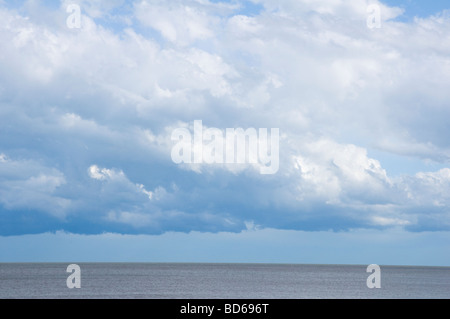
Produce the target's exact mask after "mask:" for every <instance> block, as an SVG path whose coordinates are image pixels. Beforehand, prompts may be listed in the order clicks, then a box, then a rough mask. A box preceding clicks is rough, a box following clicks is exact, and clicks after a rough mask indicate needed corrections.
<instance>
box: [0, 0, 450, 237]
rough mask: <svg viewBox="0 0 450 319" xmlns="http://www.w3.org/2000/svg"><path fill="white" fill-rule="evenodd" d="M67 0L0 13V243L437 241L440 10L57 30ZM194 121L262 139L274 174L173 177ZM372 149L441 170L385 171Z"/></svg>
mask: <svg viewBox="0 0 450 319" xmlns="http://www.w3.org/2000/svg"><path fill="white" fill-rule="evenodd" d="M67 3H68V2H66V1H63V2H61V3H60V4H59V5H58V6H56V7H54V6H53V7H52V6H49V5H46V4H44V3H43V2H39V1H34V2H26V4H25V5H23V6H19V7H17V8H14V7H10V6H6V5H1V6H0V20H1V21H2V25H1V26H0V40H1V41H2V43H10V44H11V45H8V46H6V47H5V48H4V50H2V52H1V53H0V68H1V69H2V73H1V74H0V132H1V134H0V153H1V154H2V155H1V156H0V167H2V171H1V182H0V192H1V193H2V198H1V199H0V202H1V204H2V211H1V220H2V224H3V225H4V226H3V227H2V228H1V231H0V234H22V233H36V232H45V231H55V230H58V229H61V230H67V231H71V232H74V233H102V232H113V231H114V232H121V233H133V234H136V233H163V232H167V231H182V232H190V231H202V232H203V231H212V232H220V231H229V232H239V231H241V230H242V229H246V227H249V226H248V225H250V224H249V221H253V223H254V225H258V227H261V228H280V229H296V230H299V229H301V230H307V231H318V230H329V229H332V230H348V229H352V228H387V227H396V226H401V227H405V229H408V230H411V231H424V230H448V229H449V227H450V224H449V212H448V209H447V208H448V206H449V202H448V196H447V195H446V194H447V193H448V192H447V188H448V176H447V175H448V172H447V170H448V168H446V167H447V166H448V164H449V154H450V148H449V139H448V138H447V137H448V136H450V129H449V126H448V123H447V120H446V119H448V118H449V115H450V114H449V109H448V107H447V104H448V101H449V100H450V95H449V94H450V93H449V90H448V89H447V88H446V85H447V83H449V80H450V63H449V60H448V56H449V53H450V47H449V45H448V41H443V40H442V39H446V38H448V37H449V36H450V34H449V30H450V28H449V24H450V18H449V16H448V14H446V13H443V14H441V15H436V16H431V17H423V18H420V19H416V20H414V21H410V22H400V21H398V20H397V18H398V17H399V15H400V14H401V10H399V9H398V8H394V7H391V6H387V5H384V4H382V3H381V2H376V3H379V5H380V6H381V9H382V27H381V28H379V29H368V28H367V26H366V19H367V5H368V4H369V2H368V1H362V0H361V1H352V2H343V1H325V0H323V1H306V0H305V1H288V0H286V1H269V0H267V1H266V0H264V1H255V3H257V4H259V6H258V8H259V9H258V10H256V11H253V12H252V13H251V14H250V13H249V12H246V9H245V8H246V5H247V4H245V3H239V2H236V3H234V2H233V3H217V2H210V1H173V2H171V3H170V4H167V3H166V2H162V1H138V2H134V3H131V2H129V1H114V2H107V1H80V2H78V3H79V4H80V7H81V9H82V14H83V17H82V26H81V28H80V29H69V28H68V27H67V25H66V23H65V22H66V19H67V12H66V10H65V9H66V8H65V6H66V4H67ZM370 3H372V2H370ZM195 120H202V121H203V124H204V126H205V127H210V128H211V127H215V128H218V129H219V130H221V131H224V130H225V129H226V128H243V129H247V128H250V127H254V128H269V129H270V128H279V129H280V166H279V171H278V172H277V174H276V175H275V176H262V175H260V174H259V173H258V170H255V169H254V167H252V166H251V165H244V166H240V167H237V166H233V165H231V166H226V165H202V166H200V167H197V166H194V165H193V166H188V167H186V166H182V165H176V164H175V163H173V161H172V160H171V157H170V155H171V148H172V147H173V142H172V141H171V139H170V137H171V134H172V132H173V130H174V129H175V128H178V127H189V126H191V125H192V124H193V122H194V121H195ZM373 150H382V151H385V152H387V153H389V154H395V155H396V156H398V158H400V159H404V160H405V161H406V160H407V159H408V158H413V159H414V160H417V161H428V162H433V163H438V164H439V165H440V166H441V167H442V169H441V168H439V169H438V170H436V171H430V172H428V171H415V172H414V173H413V174H409V175H402V176H398V175H397V174H394V172H392V168H391V167H389V165H385V164H384V163H383V161H381V160H380V159H378V158H377V157H376V155H369V154H374V152H372V151H373ZM186 168H188V169H186ZM24 216H25V217H27V218H31V219H27V218H25V217H24ZM17 225H18V226H17Z"/></svg>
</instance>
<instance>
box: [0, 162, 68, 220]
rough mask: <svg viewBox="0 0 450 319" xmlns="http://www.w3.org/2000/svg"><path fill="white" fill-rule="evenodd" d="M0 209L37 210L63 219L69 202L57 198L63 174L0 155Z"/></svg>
mask: <svg viewBox="0 0 450 319" xmlns="http://www.w3.org/2000/svg"><path fill="white" fill-rule="evenodd" d="M0 174H1V176H2V177H3V178H2V180H1V182H0V205H1V208H2V210H3V211H4V210H5V209H6V210H38V211H40V212H43V213H46V214H49V215H51V216H54V217H55V218H58V219H64V217H65V216H66V212H67V209H68V208H69V207H70V204H71V201H70V199H68V198H64V197H63V196H60V195H58V190H59V189H60V188H61V186H63V185H64V184H66V179H65V177H64V175H63V174H62V173H61V172H60V171H58V170H56V169H53V168H49V167H46V166H43V165H42V164H40V163H38V162H36V161H33V160H14V159H10V158H8V157H7V156H6V155H5V154H0Z"/></svg>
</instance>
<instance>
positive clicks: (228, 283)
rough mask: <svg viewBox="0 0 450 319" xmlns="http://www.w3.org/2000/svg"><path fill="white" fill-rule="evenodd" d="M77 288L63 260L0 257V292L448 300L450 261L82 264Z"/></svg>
mask: <svg viewBox="0 0 450 319" xmlns="http://www.w3.org/2000/svg"><path fill="white" fill-rule="evenodd" d="M78 265H79V266H80V268H81V288H80V289H68V288H67V285H66V279H67V277H68V276H69V275H70V274H69V273H67V272H66V268H67V266H68V264H0V298H52V299H56V298H86V299H89V298H100V299H107V298H120V299H124V298H146V299H154V298H157V299H206V298H208V299H247V298H248V299H273V298H277V299H278V298H279V299H301V298H345V299H348V298H352V299H353V298H388V299H392V298H415V299H428V298H439V299H441V298H445V299H450V267H403V266H380V267H381V288H380V289H369V288H367V285H366V280H367V277H368V276H369V275H370V274H369V273H367V272H366V267H367V266H355V265H351V266H346V265H273V264H151V263H149V264H147V263H142V264H141V263H123V264H120V263H98V264H97V263H80V264H78Z"/></svg>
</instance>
